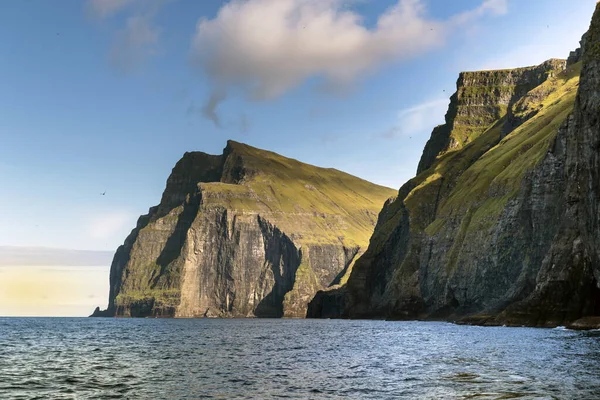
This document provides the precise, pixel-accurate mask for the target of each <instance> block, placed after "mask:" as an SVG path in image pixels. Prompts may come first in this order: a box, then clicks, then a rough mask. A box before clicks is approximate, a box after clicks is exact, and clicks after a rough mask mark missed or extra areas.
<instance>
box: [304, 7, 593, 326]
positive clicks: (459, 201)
mask: <svg viewBox="0 0 600 400" xmlns="http://www.w3.org/2000/svg"><path fill="white" fill-rule="evenodd" d="M582 44H583V50H582V51H580V52H579V54H580V56H581V61H580V62H577V63H575V61H576V60H575V59H572V60H571V61H570V62H569V66H568V67H566V65H565V63H564V61H558V60H551V61H550V62H547V63H544V64H542V65H546V67H542V68H539V67H538V69H533V70H532V69H526V71H527V72H526V73H525V75H527V76H528V77H529V78H528V79H526V80H525V81H520V80H519V79H521V77H523V76H524V75H523V74H524V72H523V69H519V70H516V71H517V72H516V73H512V72H510V71H499V72H484V73H482V75H480V76H479V77H477V75H476V73H473V75H464V74H463V75H461V78H460V79H459V86H458V92H457V94H455V95H454V96H453V98H454V100H453V101H452V102H451V104H450V110H449V111H448V115H447V124H446V125H444V126H442V127H438V128H436V129H435V130H434V131H433V133H432V138H431V140H430V142H429V143H428V147H426V149H425V151H424V154H423V158H422V160H421V162H422V164H421V165H420V166H419V172H420V173H419V175H418V176H417V177H415V178H414V179H412V180H411V181H409V182H407V183H406V184H405V185H404V186H403V187H402V188H401V189H400V191H399V195H398V198H397V199H396V200H395V201H392V202H389V203H387V204H386V205H385V206H384V209H383V210H382V212H381V214H380V216H379V220H378V223H377V226H376V228H375V231H374V234H373V236H372V239H371V242H370V245H369V248H368V249H367V250H366V252H365V254H364V255H363V256H362V257H361V258H360V259H358V260H357V261H356V263H355V266H354V268H353V270H352V273H351V275H350V277H349V279H348V283H347V284H346V285H345V286H343V287H339V288H336V289H334V290H324V291H321V292H319V293H318V294H317V295H316V296H315V299H314V300H313V302H312V303H311V305H310V307H309V311H310V315H311V316H314V317H328V318H331V317H343V318H389V319H417V318H418V319H421V318H422V319H445V320H453V321H462V322H464V323H476V324H486V325H498V324H508V325H533V326H557V325H572V326H577V327H579V329H583V327H586V326H587V327H589V326H595V324H597V323H598V317H599V316H600V288H599V285H598V280H599V278H600V254H599V250H598V249H600V230H599V228H600V214H599V212H600V211H599V209H600V208H599V204H598V199H600V187H599V186H600V179H599V178H600V177H599V174H600V159H599V155H600V153H599V151H600V112H599V110H600V51H599V50H598V49H599V48H600V6H598V8H597V10H596V13H595V16H594V18H593V21H592V25H591V28H590V31H589V32H588V34H587V35H586V36H585V40H583V41H582ZM548 66H549V67H548ZM565 68H566V69H565ZM580 68H581V69H580ZM579 71H581V72H580V75H579ZM579 76H580V78H579ZM509 77H511V78H509ZM515 77H517V80H515V79H514V78H515ZM480 79H483V80H482V81H481V80H480ZM490 79H491V81H490ZM507 79H508V80H507ZM479 82H483V83H481V84H480V83H479ZM490 82H493V83H495V82H500V83H501V84H508V85H509V86H510V87H511V88H510V89H506V90H505V89H502V88H494V89H493V91H492V93H493V96H491V95H490V92H489V91H488V90H487V89H486V90H485V91H484V92H485V94H484V95H482V96H480V95H479V94H476V95H474V97H467V98H464V97H463V98H462V99H461V92H462V93H463V94H464V93H467V92H469V90H470V89H465V87H466V88H469V87H472V86H475V87H479V86H483V87H485V88H489V87H490ZM506 82H508V83H506ZM522 82H526V84H524V86H520V85H521V84H522ZM492 86H493V85H492ZM515 88H518V90H516V91H515ZM473 93H479V89H477V90H476V91H474V92H473ZM459 99H460V100H459ZM461 101H462V103H461ZM497 104H504V105H506V107H507V109H506V112H504V113H496V112H495V111H494V107H495V106H496V105H497ZM472 105H475V107H477V108H476V110H477V111H475V110H473V111H471V110H469V111H466V110H465V107H471V106H472ZM460 107H463V109H462V110H463V112H466V114H465V115H466V116H467V117H468V119H473V118H474V117H475V116H477V121H484V122H483V126H482V128H481V132H478V131H476V130H474V129H471V128H472V127H475V126H476V124H475V123H471V122H469V124H468V126H469V127H470V128H469V129H470V130H469V132H470V133H469V134H468V135H467V136H464V137H467V139H468V140H465V141H463V142H462V143H461V142H460V141H459V140H456V138H460V137H461V135H463V133H464V132H465V130H464V129H463V128H461V127H459V130H458V133H457V132H456V120H457V118H458V115H459V114H460V113H461V111H460ZM467 110H468V108H467ZM477 113H481V114H477ZM448 116H449V117H448ZM486 124H487V125H486ZM473 132H475V133H474V134H473ZM453 140H454V142H453ZM453 143H458V145H457V146H455V145H454V144H453ZM453 146H454V148H453ZM582 318H583V319H582ZM575 321H578V322H575Z"/></svg>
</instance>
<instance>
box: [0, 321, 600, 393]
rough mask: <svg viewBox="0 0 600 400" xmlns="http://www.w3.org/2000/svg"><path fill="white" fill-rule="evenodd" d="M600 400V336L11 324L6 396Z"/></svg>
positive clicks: (338, 327)
mask: <svg viewBox="0 0 600 400" xmlns="http://www.w3.org/2000/svg"><path fill="white" fill-rule="evenodd" d="M205 398H206V399H283V398H285V399H471V398H475V399H513V398H523V399H600V332H598V331H590V332H577V331H570V330H565V329H560V328H559V329H534V328H506V327H476V326H459V325H453V324H449V323H441V322H387V321H347V320H286V319H279V320H268V319H90V318H0V399H205Z"/></svg>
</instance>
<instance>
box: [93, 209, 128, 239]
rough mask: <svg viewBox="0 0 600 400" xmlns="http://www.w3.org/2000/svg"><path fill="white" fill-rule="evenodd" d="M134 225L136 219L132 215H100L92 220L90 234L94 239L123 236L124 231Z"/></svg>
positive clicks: (120, 213)
mask: <svg viewBox="0 0 600 400" xmlns="http://www.w3.org/2000/svg"><path fill="white" fill-rule="evenodd" d="M134 224H135V218H134V216H133V214H131V213H127V212H112V213H107V214H100V215H96V216H94V217H93V218H91V219H90V221H89V224H88V234H89V235H90V236H91V237H92V238H94V239H108V238H111V237H113V236H115V235H120V236H123V231H124V230H126V229H128V228H133V227H134ZM123 237H124V236H123Z"/></svg>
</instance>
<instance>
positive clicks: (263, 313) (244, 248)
mask: <svg viewBox="0 0 600 400" xmlns="http://www.w3.org/2000/svg"><path fill="white" fill-rule="evenodd" d="M393 194H394V191H393V190H391V189H388V188H384V187H381V186H377V185H374V184H371V183H369V182H366V181H364V180H361V179H359V178H356V177H353V176H351V175H348V174H345V173H342V172H340V171H337V170H333V169H325V168H317V167H313V166H310V165H307V164H303V163H300V162H298V161H296V160H292V159H288V158H285V157H282V156H279V155H277V154H275V153H271V152H267V151H263V150H259V149H255V148H253V147H250V146H246V145H243V144H240V143H236V142H232V141H230V142H228V145H227V147H226V148H225V150H224V153H223V154H222V155H220V156H212V155H208V154H204V153H200V152H195V153H186V154H185V155H184V157H183V158H182V159H181V160H180V161H179V162H178V163H177V165H176V166H175V168H174V169H173V172H172V173H171V176H170V177H169V179H168V181H167V187H166V189H165V191H164V193H163V196H162V199H161V202H160V204H159V205H158V206H157V207H153V208H151V209H150V212H149V213H148V215H144V216H142V217H140V219H139V220H138V223H137V227H136V228H135V229H134V230H133V231H132V232H131V234H130V235H129V236H128V237H127V239H126V240H125V243H124V244H123V246H121V247H119V249H118V250H117V252H116V254H115V257H114V260H113V263H112V266H111V272H110V296H109V304H108V308H107V310H105V311H100V310H97V311H96V312H95V313H94V315H96V316H128V317H129V316H130V317H145V316H160V317H253V316H256V317H282V316H286V317H304V316H305V315H306V309H307V304H308V302H309V301H310V300H311V299H312V298H313V296H314V294H315V293H316V292H317V291H318V290H321V289H324V288H327V287H328V286H330V285H335V284H337V283H339V282H341V281H342V280H344V281H345V279H346V278H347V275H348V274H349V272H350V269H351V266H352V263H353V261H354V260H355V259H356V258H357V256H358V255H359V254H361V253H362V252H363V251H364V248H366V245H367V243H368V239H369V236H370V235H371V233H372V230H373V227H374V225H375V220H376V216H377V212H378V211H379V209H380V207H381V205H382V204H383V203H384V201H385V200H386V199H387V198H389V197H390V196H391V195H393Z"/></svg>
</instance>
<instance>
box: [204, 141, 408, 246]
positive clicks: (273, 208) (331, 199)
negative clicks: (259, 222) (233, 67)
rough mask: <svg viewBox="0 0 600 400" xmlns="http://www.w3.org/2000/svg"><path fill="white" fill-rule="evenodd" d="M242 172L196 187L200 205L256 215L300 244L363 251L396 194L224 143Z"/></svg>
mask: <svg viewBox="0 0 600 400" xmlns="http://www.w3.org/2000/svg"><path fill="white" fill-rule="evenodd" d="M230 146H231V147H232V149H233V152H234V153H235V154H236V155H238V156H240V157H241V158H242V160H243V166H244V168H245V170H246V176H247V177H248V178H247V179H245V180H244V181H243V182H241V184H237V185H233V184H224V183H202V184H200V187H201V190H202V193H203V204H204V205H205V206H209V207H210V206H223V207H227V208H229V209H232V210H235V211H240V212H260V213H261V214H262V215H264V216H267V219H270V220H275V221H274V222H276V225H277V226H278V227H279V228H280V229H281V230H282V231H284V232H286V233H288V234H290V233H293V234H294V238H295V239H296V240H298V242H300V243H331V242H334V243H339V242H340V240H341V241H343V242H344V243H345V244H347V245H355V244H357V245H360V246H366V244H367V243H368V241H369V238H370V236H371V234H372V232H373V227H374V224H375V221H376V220H377V215H378V213H379V211H380V210H381V207H382V206H383V203H384V202H385V201H386V200H387V199H388V198H390V197H392V196H394V195H395V194H396V190H394V189H390V188H387V187H383V186H379V185H375V184H373V183H370V182H368V181H365V180H363V179H360V178H357V177H355V176H352V175H349V174H347V173H344V172H341V171H338V170H336V169H332V168H320V167H316V166H313V165H309V164H305V163H302V162H299V161H297V160H294V159H291V158H286V157H283V156H281V155H279V154H276V153H273V152H270V151H265V150H260V149H257V148H254V147H251V146H248V145H245V144H241V143H236V142H230Z"/></svg>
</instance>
